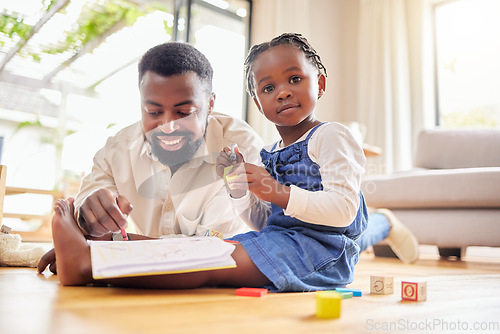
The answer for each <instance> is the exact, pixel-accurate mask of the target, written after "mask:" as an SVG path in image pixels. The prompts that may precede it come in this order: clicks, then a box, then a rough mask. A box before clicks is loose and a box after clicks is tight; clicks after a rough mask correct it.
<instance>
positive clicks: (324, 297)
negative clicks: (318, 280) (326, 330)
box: [316, 291, 342, 319]
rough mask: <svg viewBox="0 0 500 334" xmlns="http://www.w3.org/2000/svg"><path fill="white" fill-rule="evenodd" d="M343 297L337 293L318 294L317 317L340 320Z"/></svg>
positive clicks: (321, 292)
mask: <svg viewBox="0 0 500 334" xmlns="http://www.w3.org/2000/svg"><path fill="white" fill-rule="evenodd" d="M341 302H342V296H341V295H340V293H338V292H336V291H318V292H316V316H317V317H318V318H322V319H336V318H340V309H341Z"/></svg>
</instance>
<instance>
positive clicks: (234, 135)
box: [75, 112, 263, 237]
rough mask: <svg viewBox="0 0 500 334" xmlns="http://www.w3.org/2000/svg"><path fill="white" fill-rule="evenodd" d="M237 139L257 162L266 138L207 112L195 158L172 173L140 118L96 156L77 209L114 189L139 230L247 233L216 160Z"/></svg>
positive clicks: (242, 124)
mask: <svg viewBox="0 0 500 334" xmlns="http://www.w3.org/2000/svg"><path fill="white" fill-rule="evenodd" d="M233 143H236V144H237V145H238V147H239V148H240V150H241V151H242V152H243V154H244V156H245V161H247V162H252V163H258V162H259V161H260V156H259V152H260V149H261V148H262V147H263V143H262V140H261V139H260V138H259V137H258V135H257V134H256V133H255V131H253V129H252V128H251V127H250V126H249V125H248V124H247V123H245V122H244V121H242V120H239V119H235V118H232V117H230V116H227V115H223V114H219V113H215V112H214V113H212V114H211V115H209V119H208V126H207V131H206V136H205V142H204V143H203V144H202V145H201V146H200V148H199V150H198V152H197V153H196V155H195V157H194V158H193V159H192V160H190V161H188V162H187V163H186V164H184V165H183V166H182V167H181V168H179V169H178V170H177V171H176V172H175V173H174V174H173V175H172V173H171V171H170V168H168V167H166V166H164V165H162V164H161V163H160V162H158V161H156V159H154V156H152V155H151V152H150V149H149V145H148V144H147V142H146V141H145V138H144V134H143V130H142V126H141V123H140V122H137V123H135V124H133V125H131V126H129V127H127V128H125V129H123V130H121V131H120V132H118V133H117V134H116V135H115V136H113V137H110V138H109V139H108V141H107V142H106V145H105V146H104V147H103V148H102V149H101V150H99V151H98V152H97V154H96V155H95V157H94V165H93V168H92V171H91V173H90V174H89V175H87V176H86V177H85V178H84V179H83V180H82V185H81V188H80V192H79V194H78V196H77V197H76V199H75V207H76V209H77V210H78V208H79V207H80V206H81V204H82V202H83V200H84V199H85V198H86V197H87V196H88V195H89V194H91V193H92V192H94V191H95V190H97V189H101V188H106V189H110V190H111V191H113V192H116V193H117V194H120V195H123V196H125V197H126V198H127V199H128V200H129V201H130V202H131V204H132V205H133V207H134V209H133V210H132V212H131V214H130V218H131V219H132V220H133V222H134V224H135V226H136V228H137V230H138V231H139V232H140V233H142V234H144V235H147V236H150V237H161V236H166V235H172V234H183V235H188V236H191V235H204V234H205V233H206V231H207V230H208V229H214V230H217V231H219V232H221V233H223V235H224V237H229V236H233V235H234V234H238V233H243V232H246V231H248V230H249V228H248V226H247V225H246V224H245V223H244V222H243V220H242V219H241V218H240V217H239V215H238V214H237V212H236V210H235V208H234V204H233V202H232V200H231V198H230V197H229V194H228V192H227V190H226V188H225V186H224V183H223V181H222V180H221V179H220V178H219V177H218V176H217V174H216V171H215V167H216V158H217V156H218V155H219V152H220V151H221V150H222V148H223V147H224V146H231V145H232V144H233Z"/></svg>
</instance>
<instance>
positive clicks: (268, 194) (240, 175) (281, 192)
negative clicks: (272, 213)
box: [226, 163, 290, 209]
mask: <svg viewBox="0 0 500 334" xmlns="http://www.w3.org/2000/svg"><path fill="white" fill-rule="evenodd" d="M226 179H227V185H228V187H229V189H230V191H236V190H245V191H246V190H250V191H251V192H253V193H254V194H255V196H257V197H258V198H260V199H261V200H263V201H267V202H273V203H274V204H276V205H278V206H279V207H281V208H283V209H285V208H286V206H287V204H288V200H289V198H290V187H287V186H284V185H282V184H281V183H279V182H278V181H276V180H275V179H274V178H273V177H272V176H271V175H270V174H269V173H268V172H267V170H266V169H265V168H264V167H260V166H256V165H254V164H251V163H242V164H240V165H239V166H238V167H237V168H236V169H233V170H232V171H231V173H229V174H228V175H226Z"/></svg>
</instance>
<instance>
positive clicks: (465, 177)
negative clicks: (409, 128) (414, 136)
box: [362, 128, 500, 257]
mask: <svg viewBox="0 0 500 334" xmlns="http://www.w3.org/2000/svg"><path fill="white" fill-rule="evenodd" d="M362 190H363V193H364V195H365V198H366V201H367V204H368V206H371V207H385V208H389V209H391V210H392V211H393V212H394V214H395V215H396V216H397V217H398V218H399V219H400V220H401V221H402V222H403V223H404V224H405V225H406V226H408V227H409V228H410V229H411V230H412V231H413V233H414V234H415V236H416V237H417V239H418V241H419V242H420V243H421V244H430V245H436V246H438V248H439V251H440V254H441V255H442V256H458V257H460V256H461V255H463V252H462V253H461V251H463V250H464V249H465V248H466V247H468V246H490V247H500V130H486V129H484V130H444V129H439V128H436V129H429V130H424V131H422V132H421V133H420V134H419V137H418V141H417V148H416V157H415V168H414V169H412V170H409V171H406V172H397V173H394V174H392V175H387V176H376V177H365V178H364V180H363V184H362ZM376 254H377V252H376Z"/></svg>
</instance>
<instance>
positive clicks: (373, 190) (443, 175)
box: [361, 167, 500, 209]
mask: <svg viewBox="0 0 500 334" xmlns="http://www.w3.org/2000/svg"><path fill="white" fill-rule="evenodd" d="M361 189H362V191H363V194H364V195H365V199H366V202H367V204H368V206H372V207H385V208H389V209H395V208H500V191H499V189H500V167H484V168H459V169H437V170H426V169H417V170H412V171H408V172H399V173H395V174H392V175H389V176H378V177H366V178H364V179H363V182H362V185H361Z"/></svg>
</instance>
